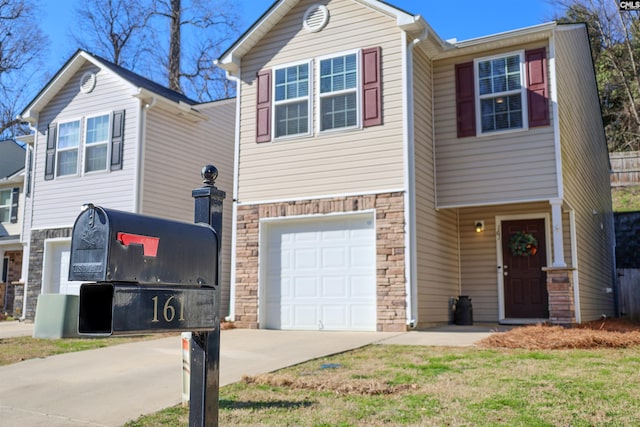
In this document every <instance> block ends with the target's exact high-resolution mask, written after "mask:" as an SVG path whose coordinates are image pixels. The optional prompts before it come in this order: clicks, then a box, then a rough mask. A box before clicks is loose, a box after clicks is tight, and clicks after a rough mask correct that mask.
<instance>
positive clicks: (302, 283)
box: [263, 214, 376, 330]
mask: <svg viewBox="0 0 640 427" xmlns="http://www.w3.org/2000/svg"><path fill="white" fill-rule="evenodd" d="M373 224H374V222H373V215H371V214H368V215H362V216H353V215H348V216H340V217H331V218H316V219H313V220H310V219H304V220H291V221H283V222H278V223H273V224H268V225H267V227H266V228H265V229H266V236H265V239H264V241H266V242H267V244H268V248H267V251H266V253H267V259H266V260H264V259H263V261H264V262H265V265H266V275H265V276H263V277H266V281H267V283H266V284H265V286H266V289H265V290H264V293H263V295H265V296H266V299H267V308H266V313H265V311H263V314H264V315H266V317H267V319H266V321H265V323H264V324H266V325H267V327H274V326H273V325H276V324H278V323H279V324H280V325H279V327H280V328H283V329H314V330H315V329H326V330H375V325H376V268H375V262H376V252H375V230H374V226H373ZM276 317H277V318H278V319H279V321H271V319H272V318H276Z"/></svg>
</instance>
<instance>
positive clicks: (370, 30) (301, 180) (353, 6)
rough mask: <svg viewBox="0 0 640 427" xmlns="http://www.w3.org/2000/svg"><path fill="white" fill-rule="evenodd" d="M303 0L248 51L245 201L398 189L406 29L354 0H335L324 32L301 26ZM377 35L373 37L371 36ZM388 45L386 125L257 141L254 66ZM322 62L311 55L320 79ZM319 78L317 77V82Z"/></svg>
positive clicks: (242, 188) (243, 110)
mask: <svg viewBox="0 0 640 427" xmlns="http://www.w3.org/2000/svg"><path fill="white" fill-rule="evenodd" d="M315 3H317V2H316V1H309V0H303V1H300V3H299V4H298V5H297V6H296V7H294V9H293V10H292V11H291V12H290V13H289V14H287V15H286V16H285V17H284V18H283V19H282V21H281V22H279V23H278V24H277V25H276V26H275V27H274V28H273V29H272V30H271V31H270V32H269V33H268V34H266V35H265V37H264V38H263V39H262V40H261V41H260V42H259V43H258V44H257V45H256V46H255V47H254V48H253V49H252V50H251V51H250V52H248V53H247V55H245V56H244V58H243V61H242V68H241V69H242V82H241V88H240V94H241V100H242V106H241V119H240V169H239V189H238V191H239V194H238V198H239V202H240V203H250V202H252V201H266V200H282V199H291V198H301V197H319V196H323V195H333V194H348V193H362V192H374V191H384V190H398V189H402V188H403V186H404V181H403V137H402V135H403V130H402V54H401V50H402V35H401V32H400V31H399V30H398V28H397V27H396V23H395V20H394V19H391V18H389V17H387V16H385V15H383V14H381V13H379V12H375V11H373V10H372V9H369V8H367V7H363V6H362V5H361V4H359V3H358V2H354V1H351V0H331V1H328V2H323V3H326V4H327V7H328V9H329V13H330V19H329V23H328V24H327V26H326V27H325V28H324V29H323V30H322V31H320V32H317V33H310V32H307V31H306V30H304V29H303V27H302V17H303V15H304V12H305V11H306V9H307V8H308V7H309V6H310V5H312V4H315ZM372 34H375V37H373V38H372V37H371V35H372ZM375 46H380V47H381V48H382V68H383V69H382V79H383V82H382V93H383V99H384V100H383V123H384V124H383V125H382V126H374V127H370V128H366V129H354V130H345V131H333V132H326V133H322V134H317V133H316V130H315V129H316V127H317V126H316V122H315V119H316V114H315V113H316V111H317V108H318V99H317V97H316V96H315V95H316V88H315V86H314V88H313V90H312V94H313V99H314V104H313V108H312V114H313V117H314V122H313V126H312V129H313V130H314V134H313V136H310V137H299V138H298V137H294V138H292V139H281V140H277V141H275V142H267V143H261V144H258V143H256V141H255V139H256V80H255V77H256V73H257V72H258V71H260V70H263V69H272V70H273V69H274V68H275V67H280V66H285V65H287V64H290V63H293V62H299V61H306V60H309V59H316V58H318V57H321V56H325V55H332V54H339V53H342V52H347V51H351V50H354V49H361V48H367V47H375ZM317 66H318V61H317V60H314V61H313V65H312V67H313V70H312V73H311V74H312V75H313V78H314V81H315V78H316V67H317ZM315 85H317V82H315Z"/></svg>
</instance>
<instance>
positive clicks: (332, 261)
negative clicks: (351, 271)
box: [322, 247, 347, 268]
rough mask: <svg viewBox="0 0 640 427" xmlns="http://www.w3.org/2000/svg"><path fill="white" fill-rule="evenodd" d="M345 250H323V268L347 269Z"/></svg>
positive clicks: (333, 248)
mask: <svg viewBox="0 0 640 427" xmlns="http://www.w3.org/2000/svg"><path fill="white" fill-rule="evenodd" d="M345 252H346V250H345V248H336V247H331V248H324V249H322V268H346V267H347V261H346V259H347V258H346V254H345Z"/></svg>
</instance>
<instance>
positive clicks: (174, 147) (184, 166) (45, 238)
mask: <svg viewBox="0 0 640 427" xmlns="http://www.w3.org/2000/svg"><path fill="white" fill-rule="evenodd" d="M21 118H22V119H23V120H25V121H28V122H29V123H30V125H31V126H32V128H33V129H34V130H35V136H34V142H33V145H34V160H33V173H32V179H31V182H30V185H31V193H30V194H27V196H26V203H25V221H24V236H25V241H27V242H28V245H27V246H26V248H25V261H26V262H25V263H24V264H25V267H24V269H23V270H24V271H23V277H24V278H25V288H26V289H24V290H23V291H22V292H19V295H18V296H17V297H18V298H17V299H20V301H19V304H17V305H22V307H24V308H23V317H25V318H28V319H33V318H34V315H35V307H36V302H37V297H38V295H39V294H41V293H53V294H57V293H60V294H70V295H74V294H75V295H77V294H78V289H79V283H73V282H69V281H68V265H69V251H70V243H71V240H70V239H71V237H70V236H71V230H72V227H73V224H74V221H75V219H76V218H77V216H78V215H79V213H80V209H81V207H82V205H84V204H86V203H93V204H94V205H97V206H104V207H107V208H111V209H117V210H121V211H127V212H134V213H139V214H143V215H150V216H157V217H162V218H168V219H173V220H182V221H188V222H193V218H194V201H193V198H192V196H191V191H192V190H193V189H194V188H198V187H200V186H201V185H202V177H201V175H200V173H201V169H202V167H203V166H205V165H207V164H213V165H215V166H216V167H217V168H218V170H219V177H218V179H217V181H216V183H215V184H216V186H217V187H218V188H219V189H221V190H223V191H226V192H227V194H228V195H229V196H231V191H232V177H233V163H234V162H233V140H234V137H233V135H234V132H235V101H234V100H233V99H230V100H222V101H217V102H210V103H198V102H196V101H193V100H191V99H189V98H188V97H186V96H184V95H182V94H180V93H177V92H175V91H172V90H169V89H167V88H165V87H163V86H161V85H159V84H156V83H154V82H152V81H150V80H147V79H145V78H143V77H141V76H139V75H137V74H135V73H133V72H130V71H129V70H126V69H124V68H122V67H119V66H116V65H114V64H113V63H111V62H109V61H107V60H105V59H103V58H100V57H97V56H95V55H93V54H91V53H89V52H86V51H82V50H79V51H77V52H76V53H75V54H74V55H73V56H72V57H71V58H70V59H69V60H68V61H67V63H66V64H64V66H63V67H62V68H61V69H60V70H59V71H58V73H57V74H56V75H55V76H54V77H53V78H52V79H51V81H50V82H49V83H48V84H47V85H46V86H45V87H44V88H43V89H42V90H41V91H40V93H39V94H38V95H37V96H36V97H35V98H34V99H33V101H31V103H29V105H28V106H27V107H26V108H25V109H24V111H23V112H22V113H21ZM230 199H231V197H229V198H228V200H227V204H226V205H227V206H226V207H225V212H224V218H225V221H226V223H225V226H226V227H227V228H228V229H229V230H230V227H231V201H230ZM230 234H231V233H229V236H228V238H227V239H224V237H226V236H223V245H222V272H221V281H222V289H223V292H222V298H223V301H228V300H229V292H228V289H229V285H228V283H229V279H228V277H229V262H230V261H229V260H230V237H231V236H230ZM23 295H24V296H25V297H24V299H23V298H22V296H23ZM223 307H224V308H226V305H224V304H223ZM225 312H226V309H223V312H222V315H223V316H224V315H225V314H226V313H225Z"/></svg>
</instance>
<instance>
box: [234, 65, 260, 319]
mask: <svg viewBox="0 0 640 427" xmlns="http://www.w3.org/2000/svg"><path fill="white" fill-rule="evenodd" d="M237 75H238V76H240V75H242V69H241V68H239V69H238V74H237ZM227 78H228V79H230V80H233V81H234V82H235V83H236V128H235V136H234V139H235V141H234V147H233V151H234V152H233V190H232V194H233V198H232V199H231V200H232V208H231V212H232V215H233V217H232V219H231V270H230V273H229V318H230V319H231V320H235V318H236V260H237V258H236V249H237V247H238V246H237V245H238V233H237V227H238V174H239V173H240V99H241V90H242V84H241V83H242V82H241V81H240V79H239V78H237V77H236V76H234V75H232V74H231V73H229V72H227ZM258 247H259V246H258ZM258 277H260V276H258Z"/></svg>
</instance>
